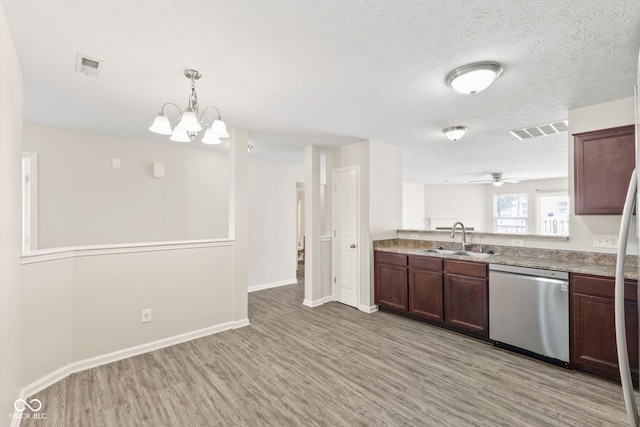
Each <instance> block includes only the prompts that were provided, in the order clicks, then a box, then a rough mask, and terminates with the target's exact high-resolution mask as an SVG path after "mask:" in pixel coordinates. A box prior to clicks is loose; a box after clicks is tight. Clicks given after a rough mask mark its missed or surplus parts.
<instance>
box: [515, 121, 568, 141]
mask: <svg viewBox="0 0 640 427" xmlns="http://www.w3.org/2000/svg"><path fill="white" fill-rule="evenodd" d="M568 124H569V122H568V121H566V120H560V121H557V122H553V123H545V124H542V125H536V126H530V127H526V128H522V129H513V130H510V131H509V133H510V134H511V135H513V136H515V137H516V138H518V139H519V140H520V141H522V140H523V139H531V138H539V137H541V136H547V135H555V134H556V133H560V132H566V131H568V130H569V126H568Z"/></svg>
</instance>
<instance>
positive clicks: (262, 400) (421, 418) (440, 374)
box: [22, 284, 626, 427]
mask: <svg viewBox="0 0 640 427" xmlns="http://www.w3.org/2000/svg"><path fill="white" fill-rule="evenodd" d="M302 300H303V286H302V285H301V284H297V285H290V286H284V287H280V288H276V289H269V290H265V291H260V292H255V293H252V294H250V295H249V317H250V320H251V326H248V327H244V328H241V329H237V330H234V331H229V332H224V333H220V334H217V335H212V336H209V337H206V338H201V339H197V340H193V341H190V342H187V343H183V344H179V345H176V346H173V347H169V348H165V349H162V350H158V351H154V352H151V353H147V354H144V355H141V356H137V357H133V358H130V359H126V360H122V361H119V362H115V363H111V364H109V365H105V366H101V367H98V368H94V369H90V370H87V371H84V372H80V373H77V374H73V375H71V376H69V377H68V378H66V379H65V380H63V381H60V382H59V383H57V384H54V385H53V386H51V387H49V388H48V389H46V390H44V391H42V392H40V393H38V394H37V395H36V396H35V397H37V398H38V399H40V400H41V401H42V403H43V409H42V410H41V412H44V413H46V419H45V420H37V421H29V420H24V421H23V423H22V425H23V426H40V427H43V426H65V427H67V426H83V427H84V426H154V427H156V426H236V425H237V426H262V425H273V426H377V425H388V426H456V427H458V426H567V425H569V426H580V427H584V426H614V425H617V426H623V425H626V417H625V410H624V404H623V400H622V393H621V389H620V386H618V385H616V384H613V383H610V382H607V381H604V380H600V379H597V378H594V377H591V376H588V375H585V374H582V373H579V372H576V371H570V370H566V369H563V368H559V367H556V366H552V365H549V364H545V363H543V362H539V361H536V360H533V359H530V358H526V357H524V356H520V355H516V354H512V353H509V352H507V351H505V350H500V349H496V348H494V347H492V346H491V345H489V344H487V343H484V342H481V341H477V340H474V339H471V338H468V337H465V336H462V335H459V334H456V333H453V332H450V331H446V330H443V329H439V328H437V327H433V326H430V325H427V324H424V323H421V322H417V321H414V320H411V319H406V318H403V317H400V316H395V315H392V314H388V313H380V312H378V313H374V314H365V313H362V312H360V311H358V310H356V309H353V308H350V307H347V306H345V305H342V304H339V303H328V304H325V305H323V306H321V307H317V308H308V307H305V306H303V305H302Z"/></svg>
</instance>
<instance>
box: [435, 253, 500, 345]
mask: <svg viewBox="0 0 640 427" xmlns="http://www.w3.org/2000/svg"><path fill="white" fill-rule="evenodd" d="M445 265H446V267H445V273H446V274H445V276H444V312H445V317H444V322H445V324H447V325H450V326H453V327H455V328H459V329H464V330H465V331H468V332H472V333H474V334H477V335H479V336H481V337H483V338H488V337H489V282H488V280H487V277H488V271H487V268H488V266H487V264H482V263H477V262H467V261H454V260H447V261H446V263H445Z"/></svg>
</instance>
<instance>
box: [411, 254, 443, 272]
mask: <svg viewBox="0 0 640 427" xmlns="http://www.w3.org/2000/svg"><path fill="white" fill-rule="evenodd" d="M442 262H443V259H442V258H432V257H427V256H418V255H413V256H412V255H409V267H414V268H424V269H426V270H436V271H442Z"/></svg>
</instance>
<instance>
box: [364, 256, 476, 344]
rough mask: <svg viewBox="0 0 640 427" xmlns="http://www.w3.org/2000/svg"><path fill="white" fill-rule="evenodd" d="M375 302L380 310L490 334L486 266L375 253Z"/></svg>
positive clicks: (454, 327) (423, 257) (433, 258)
mask: <svg viewBox="0 0 640 427" xmlns="http://www.w3.org/2000/svg"><path fill="white" fill-rule="evenodd" d="M374 262H375V301H376V304H378V305H379V306H380V308H381V309H390V310H393V311H396V312H402V313H407V314H409V315H411V316H412V317H416V318H420V319H424V320H427V321H429V322H430V323H435V324H441V325H445V326H448V327H451V328H452V329H456V330H459V331H463V332H467V333H471V334H473V335H475V336H477V337H480V338H488V336H489V292H488V281H487V277H488V273H487V272H488V266H487V264H485V263H479V262H472V261H457V260H450V259H446V260H445V259H442V258H436V257H427V256H420V255H401V254H394V253H385V252H375V253H374Z"/></svg>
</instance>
